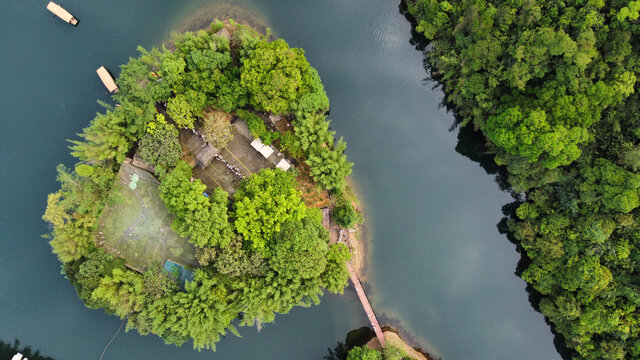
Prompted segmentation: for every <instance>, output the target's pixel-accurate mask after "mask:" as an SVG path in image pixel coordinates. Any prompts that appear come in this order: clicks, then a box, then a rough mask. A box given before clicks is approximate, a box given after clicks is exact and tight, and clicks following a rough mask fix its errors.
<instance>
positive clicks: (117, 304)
mask: <svg viewBox="0 0 640 360" xmlns="http://www.w3.org/2000/svg"><path fill="white" fill-rule="evenodd" d="M143 291H144V283H143V280H142V277H141V276H140V275H138V274H137V273H135V272H133V271H130V270H124V269H120V268H116V269H113V271H112V273H111V276H105V277H103V278H101V279H100V283H99V284H98V286H97V287H96V288H95V290H93V292H92V293H91V299H92V300H94V301H103V302H105V303H107V304H108V307H109V309H110V310H112V311H113V312H114V314H116V315H117V316H119V317H120V318H124V317H126V316H127V315H129V314H132V313H134V312H137V311H140V310H142V308H143V306H144V302H145V296H144V295H143Z"/></svg>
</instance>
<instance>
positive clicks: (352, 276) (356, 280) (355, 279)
mask: <svg viewBox="0 0 640 360" xmlns="http://www.w3.org/2000/svg"><path fill="white" fill-rule="evenodd" d="M347 268H348V269H349V278H350V279H351V282H352V283H353V286H354V287H355V288H356V293H357V294H358V298H359V299H360V302H361V303H362V307H363V308H364V312H365V313H367V317H368V318H369V322H370V323H371V327H372V328H373V331H374V332H375V333H376V337H377V338H378V341H379V342H380V345H382V347H384V345H385V339H384V333H383V332H382V329H381V328H380V324H378V319H377V318H376V314H375V313H374V312H373V308H372V307H371V304H370V303H369V299H368V298H367V294H366V293H365V292H364V288H363V287H362V284H361V283H360V279H359V278H358V275H357V274H356V271H355V269H354V268H353V265H351V263H347Z"/></svg>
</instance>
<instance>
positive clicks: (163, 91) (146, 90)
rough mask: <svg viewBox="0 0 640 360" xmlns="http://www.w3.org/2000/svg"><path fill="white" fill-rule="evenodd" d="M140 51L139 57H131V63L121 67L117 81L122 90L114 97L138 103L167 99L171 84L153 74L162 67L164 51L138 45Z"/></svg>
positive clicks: (121, 100) (118, 99)
mask: <svg viewBox="0 0 640 360" xmlns="http://www.w3.org/2000/svg"><path fill="white" fill-rule="evenodd" d="M138 52H140V56H139V57H137V58H129V63H127V64H125V65H122V66H121V67H120V76H118V79H117V81H116V82H117V83H118V87H119V88H120V91H118V93H117V94H116V95H114V98H115V99H116V100H117V101H119V102H121V103H123V102H131V103H133V104H136V105H145V104H152V103H154V102H156V101H165V100H167V99H168V98H169V97H170V96H171V89H170V87H169V85H170V84H169V83H167V82H163V81H161V80H159V79H157V78H156V77H154V76H153V75H152V73H153V72H154V71H158V70H159V69H160V66H161V62H162V60H163V53H161V52H160V51H159V50H158V49H156V48H153V49H151V51H147V50H145V49H144V48H142V46H138Z"/></svg>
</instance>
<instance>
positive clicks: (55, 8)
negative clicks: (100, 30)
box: [47, 1, 78, 26]
mask: <svg viewBox="0 0 640 360" xmlns="http://www.w3.org/2000/svg"><path fill="white" fill-rule="evenodd" d="M47 10H49V11H51V12H52V13H54V14H55V15H56V16H57V17H59V18H60V19H62V20H64V21H65V22H68V23H69V24H71V25H73V26H76V25H78V19H76V18H75V17H73V15H71V14H70V13H69V12H68V11H67V10H65V9H63V8H62V6H60V5H58V4H56V3H54V2H53V1H50V2H49V4H47Z"/></svg>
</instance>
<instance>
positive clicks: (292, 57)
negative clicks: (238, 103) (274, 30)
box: [240, 39, 309, 113]
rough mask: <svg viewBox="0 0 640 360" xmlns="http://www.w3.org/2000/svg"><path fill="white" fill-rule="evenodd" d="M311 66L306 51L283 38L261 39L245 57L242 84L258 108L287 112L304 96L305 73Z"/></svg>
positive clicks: (274, 111)
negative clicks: (294, 46) (305, 54)
mask: <svg viewBox="0 0 640 360" xmlns="http://www.w3.org/2000/svg"><path fill="white" fill-rule="evenodd" d="M308 69H309V63H308V62H307V59H306V58H305V57H304V51H303V50H301V49H296V48H293V49H292V48H289V45H287V43H286V42H285V41H284V40H281V39H278V40H275V41H272V42H268V43H267V42H259V43H258V44H257V45H256V47H255V49H254V50H253V51H252V52H251V55H250V57H249V58H248V59H246V60H244V63H243V65H242V69H241V77H240V78H241V84H242V86H243V87H245V88H246V89H247V91H248V93H249V95H250V103H251V104H252V105H254V106H256V107H257V108H258V109H261V110H266V111H270V112H273V113H285V112H288V111H291V110H293V104H294V103H295V102H297V101H298V100H299V98H300V97H301V95H303V93H302V91H301V90H303V89H304V87H305V83H304V81H303V76H304V75H305V73H306V72H307V71H308Z"/></svg>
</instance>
